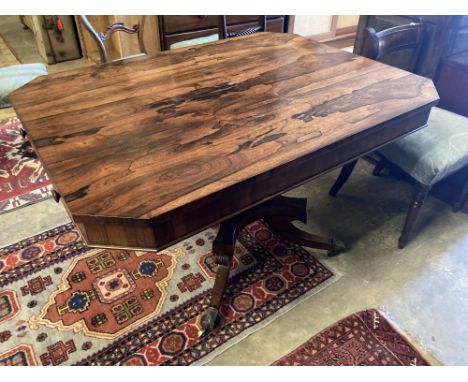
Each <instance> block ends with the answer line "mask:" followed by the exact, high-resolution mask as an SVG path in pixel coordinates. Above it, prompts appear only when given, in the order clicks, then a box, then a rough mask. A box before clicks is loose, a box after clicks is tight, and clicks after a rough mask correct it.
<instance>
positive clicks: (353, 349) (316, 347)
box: [273, 309, 429, 366]
mask: <svg viewBox="0 0 468 382" xmlns="http://www.w3.org/2000/svg"><path fill="white" fill-rule="evenodd" d="M416 365H417V366H422V365H424V366H427V365H429V363H428V362H427V361H426V360H425V359H424V358H423V356H422V355H421V354H419V353H418V351H417V350H416V349H415V348H414V347H413V346H411V344H410V343H409V342H408V341H407V340H406V339H405V338H404V337H403V336H402V335H401V334H399V333H398V332H397V331H396V330H395V329H394V328H393V327H392V326H391V325H390V323H389V322H388V321H387V320H386V319H385V317H383V316H382V314H381V313H380V312H378V311H377V310H375V309H369V310H365V311H362V312H359V313H355V314H352V315H350V316H348V317H346V318H345V319H343V320H341V321H339V322H337V323H335V324H333V325H332V326H329V327H328V328H327V329H325V330H323V331H321V332H320V333H319V334H317V335H315V336H313V337H312V338H311V339H309V340H308V341H307V342H306V343H304V344H303V345H301V346H299V347H298V348H297V349H295V350H294V351H292V352H291V353H289V354H288V355H286V356H284V357H283V358H281V359H279V360H278V361H276V362H275V363H273V366H416Z"/></svg>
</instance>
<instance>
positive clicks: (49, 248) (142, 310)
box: [0, 221, 334, 365]
mask: <svg viewBox="0 0 468 382" xmlns="http://www.w3.org/2000/svg"><path fill="white" fill-rule="evenodd" d="M216 230H217V229H215V228H211V229H207V230H205V231H203V232H201V233H199V234H197V235H195V236H193V237H192V238H190V239H187V240H185V241H183V242H181V243H179V244H177V245H175V246H173V247H170V248H168V249H167V250H164V251H161V252H148V251H132V250H116V249H111V250H108V249H91V248H88V247H87V246H86V245H85V243H84V242H83V240H82V238H81V236H80V234H79V232H78V231H77V229H76V228H75V226H74V225H73V224H71V223H70V224H67V225H64V226H60V227H57V228H54V229H53V230H50V231H47V232H44V233H42V234H40V235H36V236H34V237H32V238H28V239H25V240H22V241H21V242H19V243H15V244H13V245H10V246H8V247H6V248H3V249H0V286H1V287H2V294H1V295H0V304H1V308H0V355H2V357H0V362H4V363H5V364H34V363H37V364H39V365H71V364H79V365H190V364H192V363H194V362H197V363H200V362H201V363H203V362H204V360H205V359H208V358H205V357H207V356H213V355H214V354H216V353H217V352H221V351H223V350H224V349H225V348H227V347H228V346H229V345H230V344H232V343H233V341H236V340H238V339H239V338H242V337H243V336H245V335H247V334H248V333H250V332H252V331H254V330H256V328H258V327H260V326H257V325H258V324H259V323H262V322H268V321H267V320H271V319H275V318H277V317H278V316H279V315H280V314H281V312H282V308H285V307H292V306H294V305H295V304H297V303H298V302H299V301H300V298H302V297H306V296H308V295H312V294H314V293H316V292H317V291H318V290H320V289H321V288H323V287H324V286H326V285H328V283H329V282H331V281H333V280H334V279H333V278H332V276H333V273H332V272H331V271H330V270H329V269H328V268H327V267H325V266H324V265H323V264H321V263H320V262H319V261H318V260H317V259H316V257H315V256H314V255H312V254H311V253H309V252H307V251H306V250H304V249H303V248H302V247H300V246H297V245H295V244H292V243H289V242H286V241H284V240H282V239H281V238H279V237H278V236H276V235H275V234H274V233H273V232H272V231H271V229H270V228H269V227H268V226H267V225H266V224H265V223H264V222H261V221H259V222H255V223H253V224H251V225H249V226H248V227H246V229H244V230H243V231H242V232H241V233H240V235H239V239H238V242H237V245H236V249H235V256H234V260H233V267H232V273H231V276H230V279H229V282H228V285H227V288H226V291H225V295H224V299H223V302H222V305H221V313H220V316H221V321H220V324H219V326H218V327H216V328H215V329H214V330H213V331H212V332H211V333H209V334H208V335H207V336H206V337H202V338H200V336H199V332H200V328H201V326H200V320H201V317H202V315H203V313H204V312H205V309H206V308H207V307H208V305H209V300H210V292H211V288H212V286H213V282H214V277H215V272H216V264H215V261H214V256H213V254H212V252H211V247H212V243H213V240H214V238H215V236H216ZM283 311H284V310H283ZM18 344H22V345H24V346H25V347H24V348H16V346H18Z"/></svg>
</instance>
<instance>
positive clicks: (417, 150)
mask: <svg viewBox="0 0 468 382" xmlns="http://www.w3.org/2000/svg"><path fill="white" fill-rule="evenodd" d="M422 28H423V25H422V24H421V23H411V24H408V25H401V26H397V27H394V28H390V29H387V30H384V31H381V32H378V33H377V32H376V31H375V30H374V29H373V28H366V30H365V31H364V55H365V56H366V57H368V58H371V59H375V60H380V59H381V58H382V57H384V56H385V55H387V54H389V53H391V52H396V51H400V50H404V49H407V48H418V46H419V47H420V46H421V40H422ZM415 56H416V55H415ZM417 58H418V57H417V56H416V57H414V60H415V63H416V60H417ZM377 154H378V157H379V158H380V159H379V161H378V163H377V165H376V166H375V168H374V171H373V174H374V175H376V176H378V175H379V174H380V172H381V171H382V169H383V168H384V167H385V166H387V165H388V164H393V165H396V166H397V167H399V168H400V169H401V170H403V171H404V172H405V173H406V174H408V175H409V176H410V177H411V178H412V180H413V182H414V184H415V195H414V198H413V200H412V202H411V204H410V206H409V208H408V212H407V215H406V220H405V224H404V227H403V230H402V232H401V236H400V238H399V240H398V247H399V248H404V247H405V245H406V244H407V242H408V237H409V235H410V233H411V230H412V228H413V226H414V223H415V221H416V218H417V216H418V213H419V210H420V208H421V207H422V206H423V204H424V201H425V200H426V197H427V195H428V193H429V191H430V190H431V188H432V187H433V186H434V185H435V184H436V183H438V182H439V181H441V180H442V179H445V178H446V177H447V176H449V175H451V174H453V173H455V172H456V171H458V170H460V169H462V168H464V167H465V166H467V165H468V118H465V117H463V116H461V115H458V114H455V113H452V112H449V111H447V110H444V109H440V108H437V107H433V108H432V110H431V113H430V116H429V120H428V126H427V127H426V128H424V129H422V130H420V131H417V132H415V133H413V134H410V135H408V136H406V137H404V138H401V139H399V140H397V141H394V142H392V143H389V144H388V145H386V146H384V147H383V148H381V149H379V150H378V151H377ZM356 163H357V160H354V161H352V162H350V163H348V164H347V165H345V166H343V168H342V170H341V173H340V174H339V176H338V178H337V180H336V182H335V184H334V185H333V187H332V188H331V189H330V195H332V196H336V194H337V193H338V191H339V190H340V189H341V187H343V185H344V183H345V182H346V180H347V179H348V178H349V176H350V175H351V173H352V171H353V169H354V167H355V165H356ZM465 173H468V172H465ZM464 182H465V183H464V184H465V186H464V187H462V192H461V194H460V195H459V196H458V202H457V203H456V204H455V205H456V206H457V207H458V208H459V207H460V206H462V205H463V202H464V200H466V198H467V194H468V186H467V185H468V176H467V177H466V179H465V180H464Z"/></svg>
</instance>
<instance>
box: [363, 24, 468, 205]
mask: <svg viewBox="0 0 468 382" xmlns="http://www.w3.org/2000/svg"><path fill="white" fill-rule="evenodd" d="M410 22H422V23H423V24H424V37H423V44H422V47H421V48H420V50H419V52H418V53H416V52H415V51H414V50H411V49H407V50H406V51H402V52H398V54H389V55H388V56H387V57H386V58H385V60H382V61H383V62H385V63H387V64H389V65H393V66H397V67H399V68H402V69H406V70H409V71H411V72H413V73H416V74H420V75H422V76H425V77H429V78H432V79H433V80H434V83H435V84H436V88H437V90H438V92H439V96H440V102H439V105H438V106H439V107H441V108H444V109H447V110H450V111H453V112H455V113H457V114H461V115H464V116H468V16H388V15H386V16H361V17H360V18H359V25H358V33H357V36H356V42H355V46H354V53H356V54H361V52H362V50H363V31H364V29H365V28H366V27H373V28H375V29H376V30H377V31H380V30H383V29H387V28H391V27H394V26H397V25H402V24H408V23H410ZM414 54H418V57H417V60H416V62H415V63H414V64H411V63H412V62H414V60H413V59H412V57H413V55H414ZM467 177H468V168H467V167H465V168H463V169H461V170H460V171H458V172H456V173H455V174H452V175H451V176H449V177H448V178H446V179H444V180H443V181H441V182H439V183H438V184H437V185H436V186H435V187H434V188H433V190H432V191H431V192H432V193H433V194H434V195H435V196H437V197H438V198H440V199H442V200H444V201H446V202H448V203H450V204H453V203H454V202H456V201H457V198H458V196H459V195H460V193H461V191H462V190H463V187H464V185H465V184H466V179H467ZM462 210H463V211H464V212H465V213H468V200H467V201H466V202H465V204H464V206H462Z"/></svg>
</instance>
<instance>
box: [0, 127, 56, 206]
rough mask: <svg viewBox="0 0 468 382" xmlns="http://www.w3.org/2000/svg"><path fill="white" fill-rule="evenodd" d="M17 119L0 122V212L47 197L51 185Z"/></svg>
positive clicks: (49, 194)
mask: <svg viewBox="0 0 468 382" xmlns="http://www.w3.org/2000/svg"><path fill="white" fill-rule="evenodd" d="M20 128H21V122H20V120H19V119H18V118H12V119H9V120H5V121H1V122H0V213H2V212H5V211H9V210H12V209H13V208H17V207H21V206H25V205H27V204H31V203H34V202H37V201H39V200H42V199H44V198H46V197H50V196H51V193H50V190H51V189H52V186H51V184H50V181H49V178H48V177H47V174H46V173H45V171H44V168H43V167H42V165H41V163H40V162H39V160H38V159H37V156H36V153H35V152H34V150H33V148H32V147H31V143H30V142H29V141H28V140H27V139H23V137H22V136H21V134H20Z"/></svg>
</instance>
